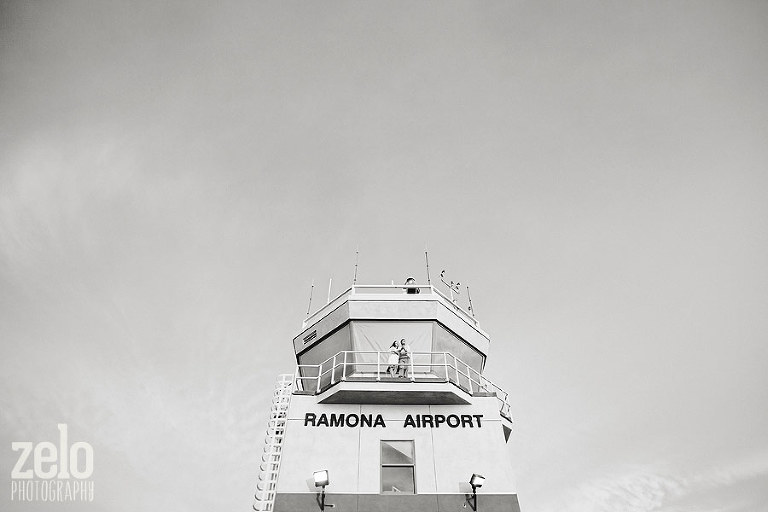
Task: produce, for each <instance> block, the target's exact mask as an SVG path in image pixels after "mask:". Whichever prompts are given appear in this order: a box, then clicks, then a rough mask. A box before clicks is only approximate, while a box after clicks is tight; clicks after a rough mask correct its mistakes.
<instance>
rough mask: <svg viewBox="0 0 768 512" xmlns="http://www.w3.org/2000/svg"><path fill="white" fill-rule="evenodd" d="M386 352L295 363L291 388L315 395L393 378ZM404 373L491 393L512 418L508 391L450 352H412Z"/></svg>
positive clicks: (345, 354) (414, 379) (362, 352)
mask: <svg viewBox="0 0 768 512" xmlns="http://www.w3.org/2000/svg"><path fill="white" fill-rule="evenodd" d="M389 355H390V352H388V351H387V352H382V351H373V350H368V351H366V350H355V351H342V352H338V353H337V354H335V355H333V356H331V357H329V358H328V359H326V360H325V361H323V362H322V363H320V364H300V365H297V366H296V372H295V374H294V381H295V387H294V389H296V390H297V391H299V392H303V393H308V394H313V395H318V394H320V393H322V392H324V391H325V390H327V389H328V388H330V387H332V386H334V385H336V384H338V383H339V382H344V381H357V382H360V381H363V382H379V381H381V380H382V379H384V380H385V381H388V382H391V381H395V380H397V378H396V377H391V375H390V374H389V373H388V369H389V368H390V365H389V364H388V363H387V359H388V358H389ZM406 375H407V377H405V379H407V380H408V381H410V382H449V383H451V384H453V385H454V386H456V387H458V388H459V389H462V390H464V391H466V392H467V393H469V394H470V395H474V394H476V393H489V394H493V395H494V396H495V397H496V399H497V400H498V401H499V402H500V407H499V412H500V413H501V415H502V416H504V417H505V418H507V419H508V420H510V421H512V415H511V413H510V406H509V401H508V399H509V394H508V393H507V392H506V391H504V390H503V389H501V388H500V387H499V386H497V385H496V384H494V383H493V382H492V381H490V380H489V379H487V378H485V377H484V376H483V374H481V373H480V372H479V371H477V370H476V369H475V368H472V367H471V366H470V365H469V364H467V363H465V362H464V361H462V360H461V359H459V358H458V357H456V356H454V355H453V354H451V353H450V352H412V353H411V354H410V360H409V363H408V371H407V374H406Z"/></svg>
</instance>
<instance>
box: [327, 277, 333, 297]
mask: <svg viewBox="0 0 768 512" xmlns="http://www.w3.org/2000/svg"><path fill="white" fill-rule="evenodd" d="M331 284H333V278H332V277H329V278H328V302H326V304H330V303H331Z"/></svg>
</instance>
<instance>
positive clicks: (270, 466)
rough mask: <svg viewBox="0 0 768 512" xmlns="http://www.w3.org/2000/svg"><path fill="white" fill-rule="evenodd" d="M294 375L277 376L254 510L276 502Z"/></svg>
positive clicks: (261, 509) (268, 507)
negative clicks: (276, 489)
mask: <svg viewBox="0 0 768 512" xmlns="http://www.w3.org/2000/svg"><path fill="white" fill-rule="evenodd" d="M293 382H294V375H293V374H291V373H286V374H282V375H279V376H278V377H277V383H276V384H275V389H274V391H273V392H272V407H271V408H270V411H269V422H268V423H267V432H266V436H265V438H264V454H263V455H262V456H261V466H259V469H260V470H261V471H260V472H259V482H258V483H257V484H256V494H255V495H254V497H255V498H256V501H255V502H254V503H253V509H254V510H257V511H271V510H272V507H273V506H274V505H275V488H276V486H277V475H278V473H279V472H280V456H281V454H282V450H283V439H284V437H285V421H286V415H287V413H288V405H289V404H290V403H291V392H292V391H293Z"/></svg>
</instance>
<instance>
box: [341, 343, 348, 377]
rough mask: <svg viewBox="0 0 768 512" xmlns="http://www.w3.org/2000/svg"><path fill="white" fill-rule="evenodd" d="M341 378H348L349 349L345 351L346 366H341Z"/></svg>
mask: <svg viewBox="0 0 768 512" xmlns="http://www.w3.org/2000/svg"><path fill="white" fill-rule="evenodd" d="M341 380H344V381H346V380H347V351H346V350H345V351H344V366H343V367H342V368H341Z"/></svg>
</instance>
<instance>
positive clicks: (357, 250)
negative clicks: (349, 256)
mask: <svg viewBox="0 0 768 512" xmlns="http://www.w3.org/2000/svg"><path fill="white" fill-rule="evenodd" d="M359 255H360V250H359V249H355V277H353V278H352V286H355V285H356V284H357V258H358V256H359Z"/></svg>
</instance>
